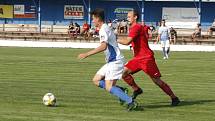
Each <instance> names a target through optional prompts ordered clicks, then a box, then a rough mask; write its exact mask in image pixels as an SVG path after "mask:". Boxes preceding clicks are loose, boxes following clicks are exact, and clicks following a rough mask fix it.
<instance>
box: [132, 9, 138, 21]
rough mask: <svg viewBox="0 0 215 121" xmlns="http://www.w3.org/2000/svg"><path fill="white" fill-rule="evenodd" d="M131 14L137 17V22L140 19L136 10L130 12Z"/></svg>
mask: <svg viewBox="0 0 215 121" xmlns="http://www.w3.org/2000/svg"><path fill="white" fill-rule="evenodd" d="M131 12H133V14H134V16H137V21H138V20H139V18H140V14H139V12H138V10H136V9H133V10H131Z"/></svg>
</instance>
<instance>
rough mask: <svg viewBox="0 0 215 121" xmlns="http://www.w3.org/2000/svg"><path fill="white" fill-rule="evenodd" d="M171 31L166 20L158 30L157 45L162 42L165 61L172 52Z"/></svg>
mask: <svg viewBox="0 0 215 121" xmlns="http://www.w3.org/2000/svg"><path fill="white" fill-rule="evenodd" d="M169 35H170V29H169V28H168V27H167V26H166V25H165V20H164V19H163V20H162V21H161V26H160V27H159V29H158V38H157V43H158V42H159V41H160V43H161V47H162V49H163V59H168V58H169V52H170V40H169Z"/></svg>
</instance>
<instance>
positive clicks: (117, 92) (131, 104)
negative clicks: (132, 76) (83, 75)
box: [105, 80, 137, 111]
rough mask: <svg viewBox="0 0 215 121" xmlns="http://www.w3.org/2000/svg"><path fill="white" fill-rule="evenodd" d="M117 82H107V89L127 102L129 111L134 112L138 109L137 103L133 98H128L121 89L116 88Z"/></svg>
mask: <svg viewBox="0 0 215 121" xmlns="http://www.w3.org/2000/svg"><path fill="white" fill-rule="evenodd" d="M116 81H117V80H105V85H106V87H105V89H106V90H107V91H108V92H110V93H111V94H113V95H115V96H117V97H118V98H119V99H121V100H123V101H125V102H126V103H127V104H128V107H127V109H128V111H130V110H133V109H135V108H136V107H137V103H136V102H134V100H133V99H132V97H130V96H128V95H127V94H126V93H125V92H123V91H122V90H121V89H120V88H119V87H117V86H116Z"/></svg>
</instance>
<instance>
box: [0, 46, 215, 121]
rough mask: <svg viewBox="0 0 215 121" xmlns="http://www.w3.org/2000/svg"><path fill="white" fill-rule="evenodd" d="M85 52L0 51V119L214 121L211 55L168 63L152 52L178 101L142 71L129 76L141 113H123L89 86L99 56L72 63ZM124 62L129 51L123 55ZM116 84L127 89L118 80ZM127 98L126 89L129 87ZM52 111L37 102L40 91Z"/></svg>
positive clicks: (178, 56)
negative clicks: (50, 99) (49, 96)
mask: <svg viewBox="0 0 215 121" xmlns="http://www.w3.org/2000/svg"><path fill="white" fill-rule="evenodd" d="M85 51H87V49H62V48H8V47H1V48H0V121H214V120H215V117H214V114H215V88H214V87H215V82H214V81H215V73H214V70H215V63H214V62H215V53H214V52H211V53H206V52H171V57H170V59H169V60H168V61H164V60H163V59H162V56H161V55H162V54H161V52H158V51H157V52H155V57H156V60H157V64H158V66H159V68H160V71H161V73H162V75H163V77H162V79H164V80H165V81H166V82H167V83H168V84H169V85H171V87H172V89H173V90H174V92H175V93H176V94H177V95H178V96H179V97H180V99H181V101H182V102H181V105H180V106H177V107H171V106H170V99H169V97H168V96H166V95H165V94H164V93H163V92H162V91H161V90H160V88H158V87H157V86H155V84H153V82H152V81H151V80H150V79H149V77H148V76H146V75H145V74H144V73H143V72H139V73H138V74H135V79H136V80H137V83H138V84H139V85H141V87H143V88H144V94H142V95H141V96H139V97H138V98H137V101H138V102H139V103H140V104H141V105H142V106H144V111H133V112H127V111H126V110H125V107H123V106H120V105H119V103H118V100H117V98H115V97H114V96H112V95H110V94H109V93H107V92H105V91H104V90H102V89H100V88H97V87H96V86H94V85H93V84H92V82H91V79H92V77H93V76H94V74H95V73H96V71H97V70H98V69H99V68H100V67H101V66H102V65H103V64H104V55H103V53H101V54H98V55H94V56H93V57H90V58H87V59H85V60H82V61H80V60H77V59H76V57H77V55H78V54H79V53H81V52H85ZM123 53H124V55H125V57H126V59H129V58H131V52H130V51H128V50H126V51H123ZM118 84H119V85H122V86H125V87H128V86H127V85H126V84H125V83H124V82H123V81H119V82H118ZM129 91H130V94H131V88H129ZM47 92H52V93H53V94H55V96H56V97H57V104H58V106H57V107H46V106H44V105H43V104H42V97H43V95H44V94H45V93H47Z"/></svg>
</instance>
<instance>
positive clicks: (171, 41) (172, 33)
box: [170, 27, 177, 44]
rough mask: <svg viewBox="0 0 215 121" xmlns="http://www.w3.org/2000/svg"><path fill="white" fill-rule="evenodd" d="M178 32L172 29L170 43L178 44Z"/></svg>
mask: <svg viewBox="0 0 215 121" xmlns="http://www.w3.org/2000/svg"><path fill="white" fill-rule="evenodd" d="M176 39H177V32H176V30H175V29H174V28H172V27H171V28H170V43H171V44H176Z"/></svg>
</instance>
